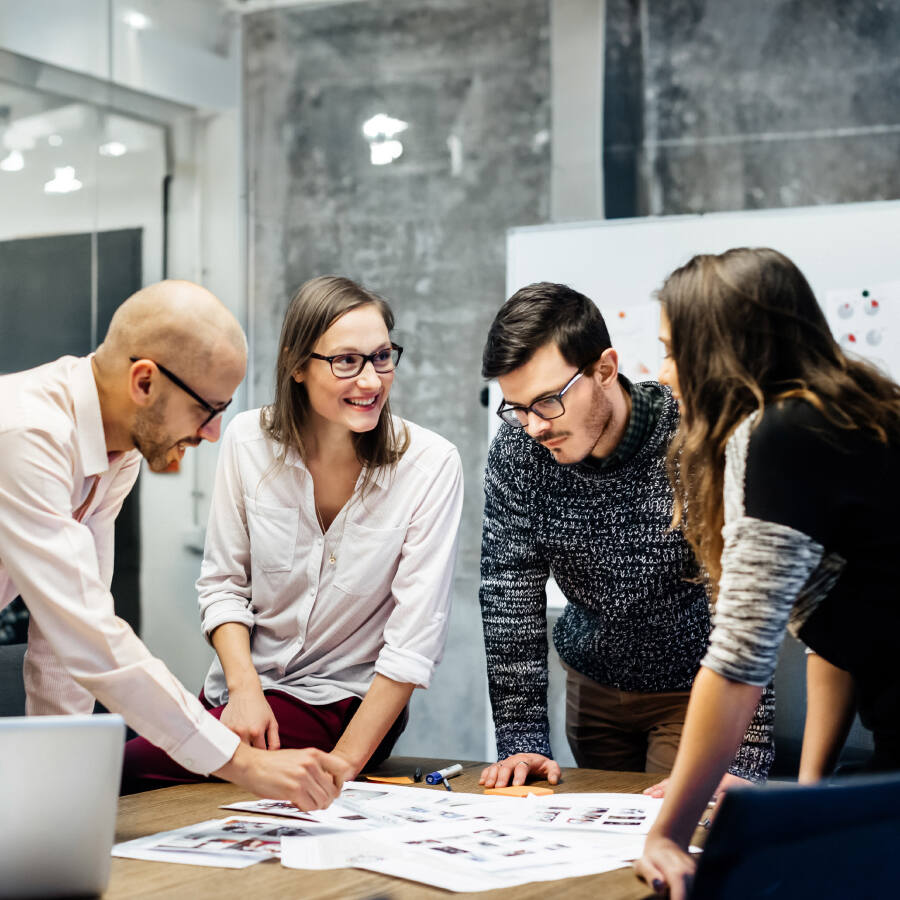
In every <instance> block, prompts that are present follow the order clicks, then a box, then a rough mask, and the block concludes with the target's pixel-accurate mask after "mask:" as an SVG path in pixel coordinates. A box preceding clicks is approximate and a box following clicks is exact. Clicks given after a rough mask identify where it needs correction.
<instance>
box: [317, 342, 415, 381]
mask: <svg viewBox="0 0 900 900" xmlns="http://www.w3.org/2000/svg"><path fill="white" fill-rule="evenodd" d="M402 353H403V348H402V347H400V346H398V345H397V344H391V346H390V347H385V348H383V349H382V350H376V351H375V352H374V353H338V354H336V355H334V356H322V354H321V353H310V354H309V355H310V356H311V357H312V358H313V359H323V360H325V362H327V363H328V364H329V365H330V366H331V372H332V374H333V375H334V377H335V378H356V376H357V375H359V373H360V372H362V370H363V369H364V368H365V367H366V363H368V362H370V363H372V366H373V368H374V369H375V371H376V372H381V373H382V374H384V373H385V372H393V371H394V369H396V368H397V363H398V362H400V356H401V354H402Z"/></svg>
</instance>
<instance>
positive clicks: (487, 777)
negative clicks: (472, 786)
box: [478, 753, 561, 788]
mask: <svg viewBox="0 0 900 900" xmlns="http://www.w3.org/2000/svg"><path fill="white" fill-rule="evenodd" d="M560 774H561V773H560V768H559V764H558V763H557V762H556V761H555V760H552V759H549V758H548V757H546V756H541V754H540V753H516V754H514V755H513V756H508V757H507V758H506V759H501V760H500V761H499V762H495V763H494V764H493V765H492V766H488V767H487V768H486V769H484V771H483V772H482V773H481V778H479V779H478V783H479V784H481V785H484V786H485V787H486V788H493V787H506V786H507V785H508V784H514V785H520V784H525V781H526V780H527V779H528V776H529V775H539V776H540V777H542V778H545V779H546V780H547V781H549V782H550V784H557V783H558V782H559V776H560Z"/></svg>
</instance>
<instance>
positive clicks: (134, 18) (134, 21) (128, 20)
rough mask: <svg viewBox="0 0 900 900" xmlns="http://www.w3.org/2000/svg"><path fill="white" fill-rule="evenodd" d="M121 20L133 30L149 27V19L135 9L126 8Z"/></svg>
mask: <svg viewBox="0 0 900 900" xmlns="http://www.w3.org/2000/svg"><path fill="white" fill-rule="evenodd" d="M122 21H123V22H124V23H125V24H126V25H127V26H128V27H129V28H133V29H134V30H135V31H143V30H144V29H145V28H149V27H150V20H149V19H148V18H147V17H146V16H145V15H144V14H143V13H140V12H138V11H137V10H136V9H129V10H127V11H126V12H125V13H124V15H123V16H122Z"/></svg>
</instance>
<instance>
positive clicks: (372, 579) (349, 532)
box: [334, 522, 406, 598]
mask: <svg viewBox="0 0 900 900" xmlns="http://www.w3.org/2000/svg"><path fill="white" fill-rule="evenodd" d="M405 537H406V528H405V527H401V528H367V527H366V526H364V525H356V524H351V523H349V522H348V523H347V527H346V530H345V533H344V536H343V538H342V539H341V543H340V546H339V547H337V548H336V549H335V552H334V555H335V558H336V569H335V573H334V586H335V587H336V588H337V589H338V590H340V591H343V592H344V593H345V594H350V595H351V596H353V597H373V598H374V597H384V596H386V595H387V594H388V593H389V592H390V589H391V582H393V580H394V575H396V574H397V566H398V565H399V563H400V551H401V550H402V549H403V540H404V538H405Z"/></svg>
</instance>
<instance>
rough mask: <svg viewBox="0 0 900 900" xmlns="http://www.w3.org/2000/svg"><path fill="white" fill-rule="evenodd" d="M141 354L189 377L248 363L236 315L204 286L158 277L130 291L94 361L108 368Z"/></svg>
mask: <svg viewBox="0 0 900 900" xmlns="http://www.w3.org/2000/svg"><path fill="white" fill-rule="evenodd" d="M131 356H139V357H146V358H148V359H152V360H155V361H157V362H160V363H162V364H163V365H169V366H176V367H177V368H178V370H179V372H183V373H184V377H185V378H188V377H191V376H192V375H195V374H198V373H201V372H205V373H208V372H209V371H210V369H215V368H216V366H217V365H218V364H224V365H225V366H227V367H228V368H233V367H234V366H235V365H242V366H245V365H246V360H247V340H246V338H245V337H244V332H243V330H242V329H241V326H240V325H239V324H238V321H237V319H235V317H234V316H233V315H232V314H231V313H230V312H229V311H228V309H227V308H226V307H225V305H224V304H223V303H222V302H221V301H220V300H219V299H218V298H217V297H216V296H215V295H214V294H212V293H210V291H208V290H206V288H203V287H200V285H198V284H193V283H192V282H190V281H175V280H169V281H160V282H158V283H157V284H151V285H149V286H147V287H145V288H142V289H141V290H139V291H138V292H137V293H135V294H132V295H131V296H130V297H129V298H128V299H127V300H126V301H125V302H124V303H122V305H121V306H120V307H119V308H118V309H117V310H116V312H115V315H113V318H112V321H111V322H110V324H109V330H108V331H107V333H106V337H105V338H104V340H103V343H102V344H101V345H100V346H99V347H98V348H97V354H96V358H97V362H98V363H99V364H100V365H101V366H103V367H104V368H106V369H107V370H109V369H113V370H115V369H118V368H120V367H123V366H124V367H127V366H128V365H129V357H131Z"/></svg>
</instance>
